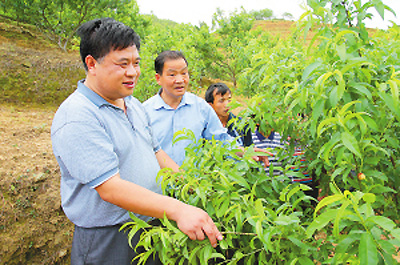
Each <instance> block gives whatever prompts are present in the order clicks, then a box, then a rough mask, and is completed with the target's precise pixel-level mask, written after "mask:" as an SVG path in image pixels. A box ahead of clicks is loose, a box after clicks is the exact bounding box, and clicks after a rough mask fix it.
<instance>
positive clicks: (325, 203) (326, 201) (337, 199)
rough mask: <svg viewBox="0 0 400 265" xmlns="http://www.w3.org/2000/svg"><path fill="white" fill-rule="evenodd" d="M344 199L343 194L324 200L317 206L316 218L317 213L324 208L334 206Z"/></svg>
mask: <svg viewBox="0 0 400 265" xmlns="http://www.w3.org/2000/svg"><path fill="white" fill-rule="evenodd" d="M342 199H344V196H343V194H335V195H331V196H328V197H325V198H323V199H322V200H321V201H320V202H319V203H318V205H317V207H316V208H315V212H314V218H315V217H316V214H317V212H318V211H319V210H320V209H321V208H322V207H324V206H326V205H329V204H332V203H334V202H337V201H340V200H342Z"/></svg>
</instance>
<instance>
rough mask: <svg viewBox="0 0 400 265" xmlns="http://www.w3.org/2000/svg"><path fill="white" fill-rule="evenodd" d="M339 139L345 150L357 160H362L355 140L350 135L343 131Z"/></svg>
mask: <svg viewBox="0 0 400 265" xmlns="http://www.w3.org/2000/svg"><path fill="white" fill-rule="evenodd" d="M341 138H342V142H343V144H344V146H346V147H347V149H349V150H350V151H351V152H352V153H353V154H355V155H356V156H358V157H359V158H362V156H361V153H360V148H359V146H358V142H357V139H356V138H355V137H354V136H353V135H352V134H350V133H349V132H347V131H345V132H343V133H342V137H341Z"/></svg>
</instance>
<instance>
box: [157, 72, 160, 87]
mask: <svg viewBox="0 0 400 265" xmlns="http://www.w3.org/2000/svg"><path fill="white" fill-rule="evenodd" d="M160 79H161V75H160V74H159V73H156V81H157V83H158V84H159V85H160V86H161V81H160Z"/></svg>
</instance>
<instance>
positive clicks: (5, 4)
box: [0, 0, 147, 50]
mask: <svg viewBox="0 0 400 265" xmlns="http://www.w3.org/2000/svg"><path fill="white" fill-rule="evenodd" d="M0 14H1V15H3V16H6V17H8V18H11V19H13V20H16V21H18V22H23V23H27V24H32V25H35V26H36V27H37V28H38V29H39V30H40V31H41V32H42V33H43V34H44V35H45V36H46V37H48V38H49V39H50V40H51V41H52V42H53V43H56V44H57V45H58V46H59V47H60V48H61V49H63V50H67V48H68V45H69V44H70V41H71V40H72V38H73V37H74V35H75V32H76V30H77V28H78V27H79V26H80V25H81V24H82V23H84V22H85V21H88V20H90V19H93V18H96V17H113V18H115V19H118V20H121V21H123V22H124V23H125V24H128V25H130V26H132V27H134V28H144V26H146V25H147V23H146V20H145V19H144V18H143V17H141V16H140V15H139V7H138V5H137V3H136V1H135V0H118V1H113V0H93V1H85V0H29V1H25V0H2V1H1V2H0Z"/></svg>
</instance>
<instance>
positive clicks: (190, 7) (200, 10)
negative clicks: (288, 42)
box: [136, 0, 400, 29]
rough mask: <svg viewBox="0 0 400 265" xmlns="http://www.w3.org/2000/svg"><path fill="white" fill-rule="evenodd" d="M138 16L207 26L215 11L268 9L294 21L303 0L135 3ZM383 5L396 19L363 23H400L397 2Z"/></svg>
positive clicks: (141, 0) (158, 0)
mask: <svg viewBox="0 0 400 265" xmlns="http://www.w3.org/2000/svg"><path fill="white" fill-rule="evenodd" d="M136 2H137V3H138V5H139V10H140V13H141V14H151V13H153V14H154V15H156V16H157V17H158V18H161V19H169V20H172V21H175V22H178V23H191V24H192V25H199V24H200V22H205V23H207V25H209V26H210V27H211V22H212V16H213V14H214V13H215V12H216V10H217V8H220V9H221V10H223V11H224V14H225V15H226V16H228V15H229V14H230V13H231V12H234V11H235V10H238V11H239V12H240V8H241V7H242V6H243V8H244V9H245V10H246V11H252V10H262V9H265V8H268V9H271V10H272V11H273V14H274V16H275V17H276V18H282V14H283V13H285V12H288V13H290V14H292V15H293V17H294V19H295V20H297V19H298V18H299V17H300V16H301V14H303V13H304V11H305V9H304V3H305V2H306V1H305V0H195V1H189V0H136ZM383 3H384V4H386V5H388V6H389V7H391V8H392V9H393V10H394V11H395V12H396V13H398V18H395V17H394V16H393V15H392V14H391V13H390V12H388V11H385V21H383V20H382V19H381V17H380V16H379V15H378V14H377V13H376V12H373V11H375V10H373V11H372V10H370V12H371V13H373V14H374V19H373V20H372V21H371V20H366V21H365V24H366V26H367V27H370V28H380V29H387V27H388V26H389V25H391V23H390V22H389V20H393V21H395V23H396V24H400V0H383Z"/></svg>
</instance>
